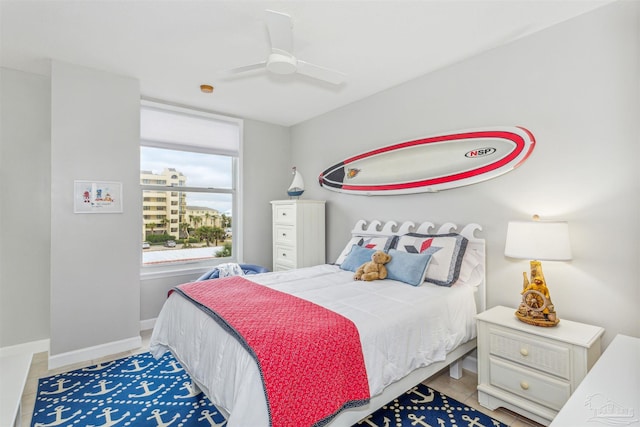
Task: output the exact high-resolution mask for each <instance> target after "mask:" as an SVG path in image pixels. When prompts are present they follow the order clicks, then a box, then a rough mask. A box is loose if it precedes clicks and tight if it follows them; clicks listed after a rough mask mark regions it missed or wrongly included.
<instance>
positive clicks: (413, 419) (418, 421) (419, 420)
mask: <svg viewBox="0 0 640 427" xmlns="http://www.w3.org/2000/svg"><path fill="white" fill-rule="evenodd" d="M407 418H409V419H410V420H411V425H412V426H417V425H418V424H419V425H421V426H423V427H432V426H431V424H427V423H426V422H424V415H422V416H420V417H417V416H416V415H415V414H409V415H407Z"/></svg>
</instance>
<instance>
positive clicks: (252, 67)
mask: <svg viewBox="0 0 640 427" xmlns="http://www.w3.org/2000/svg"><path fill="white" fill-rule="evenodd" d="M266 66H267V61H262V62H257V63H255V64H250V65H244V66H242V67H236V68H231V69H229V70H225V71H223V72H222V74H224V75H233V74H240V73H244V72H247V71H253V70H259V69H261V68H266Z"/></svg>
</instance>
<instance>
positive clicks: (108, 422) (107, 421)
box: [87, 408, 130, 427]
mask: <svg viewBox="0 0 640 427" xmlns="http://www.w3.org/2000/svg"><path fill="white" fill-rule="evenodd" d="M113 412H118V410H117V409H111V408H104V409H103V410H102V414H101V415H96V417H97V418H104V424H101V425H99V426H94V425H89V426H87V427H111V426H113V425H116V424H118V423H119V422H120V421H122V420H124V419H125V418H127V417H128V416H129V415H130V414H129V411H127V412H125V414H124V415H123V416H122V417H121V418H119V419H117V420H112V419H111V413H113Z"/></svg>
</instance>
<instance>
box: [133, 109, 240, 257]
mask: <svg viewBox="0 0 640 427" xmlns="http://www.w3.org/2000/svg"><path fill="white" fill-rule="evenodd" d="M140 129H141V131H140V136H141V138H140V140H141V147H140V187H141V190H142V213H143V218H142V223H141V224H142V225H141V238H142V245H141V248H142V249H141V250H142V263H143V267H162V266H168V265H170V266H172V267H173V268H175V266H181V265H185V264H186V267H185V268H192V267H194V265H193V264H196V265H195V267H197V266H198V264H204V263H206V265H208V266H210V265H211V264H212V262H211V261H212V260H213V261H214V262H215V261H217V260H220V262H229V261H235V260H238V259H240V256H239V254H240V248H239V246H238V243H237V242H239V241H240V239H239V238H238V236H239V235H240V233H241V230H240V224H241V222H240V221H239V218H240V210H239V207H238V205H239V200H240V196H239V166H240V146H241V144H240V141H241V134H242V121H240V120H237V119H233V118H228V117H223V116H219V115H216V114H212V113H207V112H203V111H199V110H192V109H187V108H182V107H174V106H170V105H166V104H161V103H157V102H150V101H143V102H142V105H141V115H140Z"/></svg>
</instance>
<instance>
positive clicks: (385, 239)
mask: <svg viewBox="0 0 640 427" xmlns="http://www.w3.org/2000/svg"><path fill="white" fill-rule="evenodd" d="M397 237H398V236H354V237H352V238H351V240H349V242H348V243H347V245H346V246H345V247H344V249H343V250H342V253H340V256H339V257H338V259H337V260H336V264H338V265H340V264H342V263H343V262H344V260H345V259H346V258H347V255H349V253H350V252H351V248H352V246H353V245H358V246H362V247H364V248H367V249H376V250H381V251H384V252H388V251H389V248H392V247H393V244H394V243H395V240H396V238H397Z"/></svg>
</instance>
